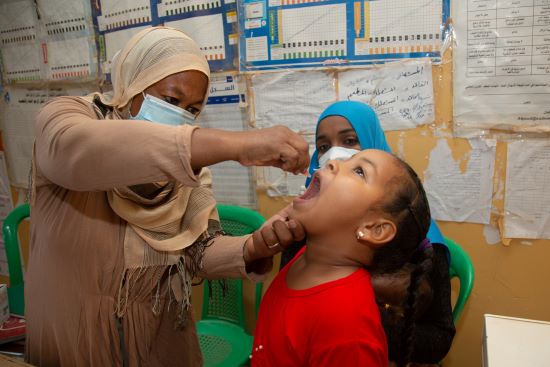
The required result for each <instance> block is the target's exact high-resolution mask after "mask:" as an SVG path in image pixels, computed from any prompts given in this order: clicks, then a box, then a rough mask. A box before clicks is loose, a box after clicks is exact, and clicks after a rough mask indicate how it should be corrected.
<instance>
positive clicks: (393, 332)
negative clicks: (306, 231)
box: [281, 101, 455, 366]
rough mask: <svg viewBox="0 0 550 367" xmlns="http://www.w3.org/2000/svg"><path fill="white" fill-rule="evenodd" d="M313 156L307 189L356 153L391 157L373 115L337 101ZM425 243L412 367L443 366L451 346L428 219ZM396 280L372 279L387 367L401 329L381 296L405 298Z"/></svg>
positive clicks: (439, 245) (441, 273)
mask: <svg viewBox="0 0 550 367" xmlns="http://www.w3.org/2000/svg"><path fill="white" fill-rule="evenodd" d="M315 135H316V136H315V138H316V139H315V143H316V150H315V152H314V153H313V155H312V157H311V162H310V166H309V176H308V178H307V180H306V187H307V186H308V185H309V181H310V179H311V177H312V175H313V173H314V172H315V171H316V170H317V169H319V167H320V164H319V161H320V160H321V165H323V164H324V162H326V160H327V158H330V159H345V158H347V157H349V156H351V155H352V154H354V153H355V152H356V151H358V150H360V149H361V150H363V149H380V150H384V151H386V152H389V153H391V149H390V147H389V146H388V143H387V142H386V137H385V135H384V131H383V130H382V127H381V126H380V121H379V120H378V116H377V115H376V112H375V111H374V110H373V109H372V108H371V107H370V106H369V105H367V104H365V103H362V102H357V101H340V102H336V103H333V104H331V105H330V106H329V107H327V108H326V109H325V110H324V111H323V113H322V114H321V116H319V119H318V122H317V129H316V134H315ZM427 238H428V239H429V242H428V241H423V242H422V244H419V250H421V251H423V250H424V248H423V247H422V248H421V246H426V244H429V243H430V242H431V245H429V246H432V248H433V258H432V268H431V270H430V272H429V280H428V283H429V287H431V298H430V297H429V298H428V299H429V300H428V301H427V305H426V307H425V311H423V313H422V314H421V315H418V318H417V319H416V322H415V329H414V332H413V338H414V341H413V348H412V355H411V359H410V360H411V361H414V362H415V363H423V364H436V363H438V362H439V361H441V360H442V359H443V358H444V357H445V355H446V354H447V352H448V351H449V348H450V346H451V342H452V340H453V337H454V334H455V328H454V324H453V319H452V307H451V284H450V277H449V262H450V255H449V252H448V249H447V247H446V246H445V243H444V240H443V235H442V234H441V232H440V230H439V228H438V227H437V224H436V223H435V221H434V220H433V219H432V223H431V226H430V229H429V231H428V234H427ZM302 246H303V243H300V244H295V245H293V246H289V247H288V248H287V249H285V251H284V252H283V255H282V257H281V268H282V267H283V266H284V265H286V263H288V262H289V261H290V260H291V259H292V258H293V257H294V256H295V255H296V253H297V252H298V251H299V249H300V248H301V247H302ZM408 276H409V275H408V273H407V274H406V275H403V274H399V275H395V274H382V275H379V276H373V278H372V281H373V287H374V290H375V293H376V296H377V299H378V300H379V301H381V303H380V305H381V307H380V313H381V316H382V323H383V325H384V329H385V332H386V336H387V338H388V347H389V358H390V366H391V365H392V364H391V363H392V362H391V361H395V360H398V356H397V355H396V354H397V353H398V351H400V350H401V349H400V343H402V342H403V341H402V340H401V338H400V337H399V335H400V330H401V327H402V325H401V324H400V321H401V320H399V318H397V319H396V317H395V314H396V313H395V311H393V312H392V309H391V307H389V304H388V303H385V301H383V299H384V296H385V295H388V294H390V295H392V296H390V298H392V297H393V295H397V296H396V297H394V298H395V299H399V298H400V297H399V296H398V295H399V294H406V286H405V287H404V288H403V287H401V288H399V286H397V287H396V284H399V283H400V284H408V282H403V281H401V280H402V279H399V278H400V277H401V278H404V277H407V279H408ZM383 295H384V296H383Z"/></svg>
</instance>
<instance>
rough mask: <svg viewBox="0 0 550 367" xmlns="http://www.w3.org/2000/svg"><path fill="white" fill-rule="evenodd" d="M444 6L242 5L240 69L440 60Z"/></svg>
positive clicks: (392, 2)
mask: <svg viewBox="0 0 550 367" xmlns="http://www.w3.org/2000/svg"><path fill="white" fill-rule="evenodd" d="M448 8H449V3H448V0H423V1H418V0H377V1H367V0H359V1H358V0H325V1H316V0H242V1H241V2H240V3H239V17H240V19H239V21H240V25H241V29H242V30H243V31H242V33H241V43H240V47H241V49H240V51H241V53H240V69H241V70H242V71H253V70H262V69H276V68H287V67H315V66H327V65H330V64H338V65H341V64H347V63H352V64H368V63H375V62H382V61H387V60H393V59H402V58H416V57H438V56H439V51H440V47H441V32H442V24H443V23H444V22H445V21H446V19H447V17H448Z"/></svg>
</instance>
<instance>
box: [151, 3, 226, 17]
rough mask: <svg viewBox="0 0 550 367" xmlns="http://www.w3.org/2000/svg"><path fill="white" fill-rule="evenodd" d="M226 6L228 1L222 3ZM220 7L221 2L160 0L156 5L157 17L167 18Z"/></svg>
mask: <svg viewBox="0 0 550 367" xmlns="http://www.w3.org/2000/svg"><path fill="white" fill-rule="evenodd" d="M224 2H225V3H226V4H228V3H229V2H230V1H224ZM221 6H222V2H221V0H185V1H171V0H160V2H159V4H158V5H157V10H158V15H159V17H168V16H171V15H175V14H189V13H194V12H196V11H199V10H209V9H214V8H219V7H221Z"/></svg>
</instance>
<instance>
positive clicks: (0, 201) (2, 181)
mask: <svg viewBox="0 0 550 367" xmlns="http://www.w3.org/2000/svg"><path fill="white" fill-rule="evenodd" d="M12 209H13V201H12V198H11V189H10V182H9V179H8V172H7V170H6V158H5V156H4V152H1V151H0V226H2V225H3V224H4V219H6V216H7V215H8V214H9V213H10V212H11V211H12ZM0 275H3V276H9V268H8V260H7V257H6V249H5V248H4V239H3V237H1V238H0Z"/></svg>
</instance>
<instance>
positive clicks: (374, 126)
mask: <svg viewBox="0 0 550 367" xmlns="http://www.w3.org/2000/svg"><path fill="white" fill-rule="evenodd" d="M328 116H341V117H343V118H345V119H346V120H348V121H349V123H350V124H351V126H352V127H353V129H354V130H355V133H356V134H357V138H358V140H359V145H360V146H361V149H379V150H383V151H385V152H388V153H391V152H392V151H391V149H390V146H389V145H388V142H387V141H386V136H385V135H384V130H382V127H381V126H380V120H378V116H377V115H376V112H374V110H373V109H372V108H371V107H370V106H369V105H368V104H366V103H363V102H358V101H339V102H335V103H333V104H331V105H330V106H328V107H327V108H326V109H325V110H324V111H323V113H322V114H321V116H319V119H318V120H317V128H316V131H315V135H317V129H319V123H320V122H321V121H322V120H323V119H324V118H326V117H328ZM317 169H319V154H318V153H317V149H315V151H314V152H313V155H312V156H311V161H310V164H309V171H308V172H309V175H308V177H307V179H306V187H307V186H309V182H310V181H311V176H313V173H314V172H315V171H316V170H317ZM426 237H428V239H429V240H430V242H431V243H436V244H438V245H444V246H445V242H444V240H443V235H442V234H441V231H440V230H439V228H438V227H437V224H436V223H435V221H434V220H433V219H432V222H431V224H430V228H429V230H428V235H427V236H426Z"/></svg>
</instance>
